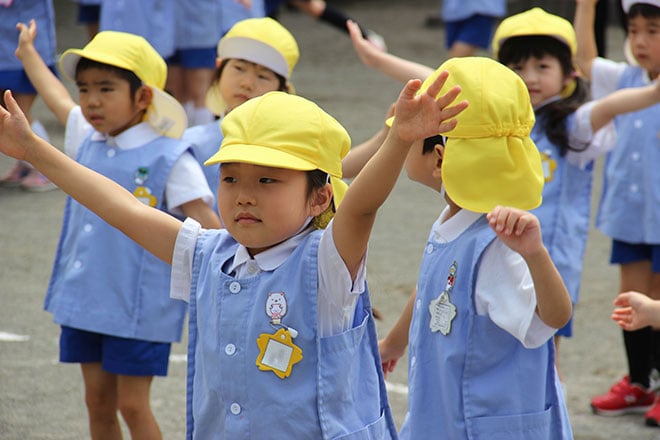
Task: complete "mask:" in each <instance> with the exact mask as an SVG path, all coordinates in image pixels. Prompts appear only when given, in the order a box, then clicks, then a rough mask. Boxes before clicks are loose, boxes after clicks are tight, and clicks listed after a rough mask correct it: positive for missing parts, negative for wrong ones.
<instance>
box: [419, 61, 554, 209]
mask: <svg viewBox="0 0 660 440" xmlns="http://www.w3.org/2000/svg"><path fill="white" fill-rule="evenodd" d="M445 70H447V71H449V78H448V79H447V82H446V83H445V84H444V86H443V88H442V90H441V91H440V93H439V94H438V96H439V95H441V94H444V93H446V92H447V91H449V90H450V89H451V88H452V87H454V86H456V85H459V86H461V90H462V91H461V94H460V97H459V98H460V99H461V100H463V99H466V100H467V101H468V102H469V104H470V105H469V106H468V107H467V109H465V110H464V111H463V112H461V113H459V114H458V116H456V119H457V121H458V124H457V125H456V128H454V129H453V130H452V131H450V132H448V133H446V135H447V140H446V144H445V154H444V157H443V161H442V169H441V173H442V182H443V185H444V187H445V191H446V192H447V195H449V197H450V198H451V199H452V200H453V201H454V202H455V203H456V204H457V205H458V206H460V207H462V208H465V209H469V210H470V211H475V212H489V211H491V210H492V209H493V208H494V207H495V206H497V205H503V206H512V207H515V208H519V209H525V210H529V209H533V208H536V207H537V206H539V205H540V204H541V193H542V191H543V170H542V168H541V156H540V155H539V152H538V149H537V148H536V145H534V142H533V141H532V139H531V138H530V137H529V135H530V132H531V130H532V127H533V126H534V110H533V109H532V105H531V103H530V101H529V93H528V92H527V87H526V86H525V83H524V82H523V81H522V79H520V77H519V76H518V75H517V74H516V73H515V72H513V71H512V70H510V69H509V68H508V67H506V66H504V65H502V64H500V63H498V62H497V61H494V60H492V59H490V58H484V57H466V58H452V59H450V60H448V61H446V62H445V63H443V64H442V65H441V66H440V67H439V68H438V69H437V70H436V71H435V72H434V73H433V74H432V75H431V76H430V77H429V78H427V79H426V80H425V81H424V83H423V84H422V88H421V90H420V93H421V92H423V91H425V90H427V89H428V86H429V85H430V84H431V83H432V82H433V80H434V79H435V78H437V77H438V75H439V74H440V73H441V72H442V71H445Z"/></svg>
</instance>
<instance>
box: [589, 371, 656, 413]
mask: <svg viewBox="0 0 660 440" xmlns="http://www.w3.org/2000/svg"><path fill="white" fill-rule="evenodd" d="M653 402H655V393H653V392H648V391H646V390H644V389H642V388H641V387H639V386H637V385H631V384H630V380H629V378H628V376H625V377H624V378H623V379H621V380H620V381H618V382H617V383H615V384H614V385H613V386H612V388H610V391H609V392H608V393H607V394H603V395H602V396H596V397H594V398H593V399H591V409H592V411H593V412H594V414H599V415H601V416H620V415H624V414H633V413H643V412H646V411H648V410H649V409H651V407H652V406H653ZM656 417H657V418H656V419H655V420H659V421H660V408H658V409H657V416H656Z"/></svg>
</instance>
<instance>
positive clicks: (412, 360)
mask: <svg viewBox="0 0 660 440" xmlns="http://www.w3.org/2000/svg"><path fill="white" fill-rule="evenodd" d="M416 363H417V357H416V356H413V357H412V359H410V366H411V367H414V366H415V364H416Z"/></svg>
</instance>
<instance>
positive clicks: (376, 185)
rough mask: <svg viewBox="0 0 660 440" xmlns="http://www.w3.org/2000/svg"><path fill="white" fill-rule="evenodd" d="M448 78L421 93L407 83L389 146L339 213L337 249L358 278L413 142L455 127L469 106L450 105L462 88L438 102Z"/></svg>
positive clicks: (335, 232) (367, 167)
mask: <svg viewBox="0 0 660 440" xmlns="http://www.w3.org/2000/svg"><path fill="white" fill-rule="evenodd" d="M447 76H448V73H447V72H444V73H443V74H441V75H439V76H438V78H437V79H436V80H435V81H434V82H433V83H432V84H431V85H430V87H429V88H428V90H427V91H425V92H424V93H420V94H419V95H415V92H417V91H418V90H419V88H420V86H421V83H422V82H421V81H420V80H411V81H409V82H408V84H406V86H405V87H404V88H403V90H402V91H401V94H400V95H399V99H398V100H397V103H396V108H395V116H396V117H395V120H394V123H393V125H392V128H391V129H390V131H389V133H388V135H387V138H386V139H385V142H384V143H383V145H382V146H381V147H380V149H378V151H377V152H376V153H375V154H374V155H373V157H372V158H371V160H369V162H367V164H366V165H365V167H364V168H363V169H362V171H360V173H359V174H358V176H357V177H356V178H355V180H354V181H353V182H352V183H351V185H350V186H349V188H348V191H347V192H346V196H345V197H344V200H343V201H342V203H341V205H340V206H339V209H338V210H337V213H336V215H335V219H334V223H333V236H334V240H335V245H336V247H337V250H338V251H339V254H340V255H341V257H342V258H343V260H344V263H345V264H346V267H347V268H348V270H349V272H350V273H351V275H353V276H355V274H356V272H357V269H358V267H359V264H360V262H361V261H362V258H363V256H364V255H365V252H366V249H367V242H368V240H369V235H370V234H371V228H372V227H373V223H374V220H375V219H376V212H377V211H378V208H380V206H381V205H382V204H383V203H384V202H385V200H386V199H387V197H388V196H389V194H390V192H391V191H392V188H393V187H394V184H395V183H396V181H397V179H398V177H399V174H400V172H401V169H402V167H403V163H404V161H405V159H406V156H407V154H408V150H409V149H410V145H411V144H412V142H414V141H415V140H418V139H424V138H426V137H429V136H431V135H434V134H437V133H442V132H447V131H449V130H451V129H453V128H454V127H455V126H456V120H455V119H453V118H454V116H456V115H457V114H458V113H459V112H460V111H462V110H463V109H465V108H466V107H467V102H465V101H463V102H460V103H459V104H456V105H454V106H451V107H450V106H449V105H450V104H451V103H452V102H453V101H454V99H455V98H456V96H457V95H458V93H460V88H459V87H454V88H452V89H451V90H450V91H449V92H447V93H446V94H444V95H442V96H440V97H439V98H438V99H437V101H436V99H435V97H436V96H437V95H438V93H439V92H440V90H441V88H442V85H443V84H444V82H445V80H446V79H447Z"/></svg>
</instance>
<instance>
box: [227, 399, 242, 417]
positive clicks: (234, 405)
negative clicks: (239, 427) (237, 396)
mask: <svg viewBox="0 0 660 440" xmlns="http://www.w3.org/2000/svg"><path fill="white" fill-rule="evenodd" d="M229 411H231V413H232V414H233V415H235V416H237V415H239V414H240V413H241V405H239V404H238V403H236V402H234V403H232V404H231V405H230V406H229Z"/></svg>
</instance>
